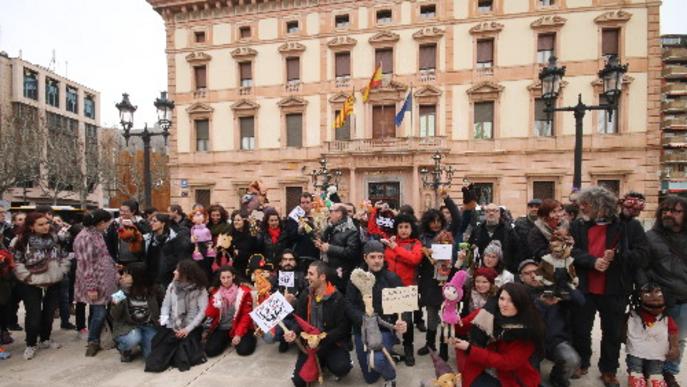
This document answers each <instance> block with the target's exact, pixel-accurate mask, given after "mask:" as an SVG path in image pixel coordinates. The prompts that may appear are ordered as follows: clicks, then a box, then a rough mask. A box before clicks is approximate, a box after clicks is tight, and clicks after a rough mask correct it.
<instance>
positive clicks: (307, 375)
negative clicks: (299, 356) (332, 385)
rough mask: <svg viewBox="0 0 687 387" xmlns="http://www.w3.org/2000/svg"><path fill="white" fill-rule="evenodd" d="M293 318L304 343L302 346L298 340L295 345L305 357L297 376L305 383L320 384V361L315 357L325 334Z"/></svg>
mask: <svg viewBox="0 0 687 387" xmlns="http://www.w3.org/2000/svg"><path fill="white" fill-rule="evenodd" d="M294 316H295V317H296V322H297V323H298V325H299V326H300V327H301V329H302V331H301V338H303V340H304V341H305V344H303V343H302V342H301V341H300V340H296V345H298V348H300V349H301V351H303V353H305V354H306V355H307V359H306V360H305V363H303V367H301V369H300V371H298V376H300V378H301V379H303V381H304V382H306V383H313V382H315V381H318V382H319V383H320V384H322V383H323V382H324V378H323V377H322V367H321V366H320V359H319V358H318V357H317V350H318V347H319V346H320V342H321V341H322V340H323V339H324V338H325V337H327V332H320V330H319V329H317V328H315V327H314V326H312V325H310V324H309V323H308V322H307V321H305V320H303V319H302V318H300V317H298V316H297V315H294Z"/></svg>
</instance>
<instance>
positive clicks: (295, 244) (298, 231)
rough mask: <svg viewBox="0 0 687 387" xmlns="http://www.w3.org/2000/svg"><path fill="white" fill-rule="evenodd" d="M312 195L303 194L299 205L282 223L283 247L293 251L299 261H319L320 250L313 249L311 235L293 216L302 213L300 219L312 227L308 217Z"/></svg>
mask: <svg viewBox="0 0 687 387" xmlns="http://www.w3.org/2000/svg"><path fill="white" fill-rule="evenodd" d="M312 201H313V197H312V194H310V193H309V192H303V193H302V194H301V198H300V204H299V205H298V206H297V207H296V208H294V209H293V210H292V212H291V213H289V216H288V217H287V218H286V222H285V223H284V232H285V233H286V241H285V245H286V247H287V248H290V249H291V250H293V252H294V253H296V255H297V256H299V257H300V258H301V259H311V260H312V259H319V258H320V250H318V249H317V247H315V244H314V242H313V234H312V233H308V232H306V230H305V227H304V225H303V224H302V223H299V222H298V221H297V220H296V219H294V217H295V216H297V215H293V216H292V214H296V213H297V212H301V213H302V218H304V219H303V220H304V221H305V222H307V223H308V224H309V226H310V227H314V224H313V220H312V217H311V216H310V210H311V209H312Z"/></svg>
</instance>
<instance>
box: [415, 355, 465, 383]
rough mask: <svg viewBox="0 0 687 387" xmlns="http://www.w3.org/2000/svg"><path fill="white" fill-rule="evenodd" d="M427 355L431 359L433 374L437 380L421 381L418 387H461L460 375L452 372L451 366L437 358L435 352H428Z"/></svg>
mask: <svg viewBox="0 0 687 387" xmlns="http://www.w3.org/2000/svg"><path fill="white" fill-rule="evenodd" d="M429 355H430V356H431V357H432V363H433V364H434V372H435V373H436V375H437V378H436V379H433V380H428V381H423V382H422V383H421V384H420V387H459V386H460V385H461V382H460V380H461V377H460V373H457V372H453V370H452V369H451V366H450V365H448V363H446V361H444V359H442V358H440V357H439V356H437V354H436V352H434V351H430V352H429Z"/></svg>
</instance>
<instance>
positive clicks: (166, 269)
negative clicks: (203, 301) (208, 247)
mask: <svg viewBox="0 0 687 387" xmlns="http://www.w3.org/2000/svg"><path fill="white" fill-rule="evenodd" d="M144 241H145V263H146V272H147V274H148V279H149V281H151V282H152V283H156V284H161V285H163V287H164V288H167V285H169V283H170V282H172V278H173V277H174V274H173V273H174V269H176V266H177V264H178V263H179V261H181V260H182V259H190V258H191V253H192V252H193V246H194V245H193V243H191V235H190V234H189V231H188V230H187V229H184V228H182V229H180V230H179V233H176V232H174V230H171V229H170V230H169V231H168V232H167V233H165V234H163V235H161V236H155V235H153V234H152V233H149V234H146V235H145V236H144Z"/></svg>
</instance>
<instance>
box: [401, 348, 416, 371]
mask: <svg viewBox="0 0 687 387" xmlns="http://www.w3.org/2000/svg"><path fill="white" fill-rule="evenodd" d="M413 352H414V351H413V345H412V344H411V345H404V346H403V354H404V356H405V358H404V360H405V363H406V366H408V367H412V366H414V365H415V356H413Z"/></svg>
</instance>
